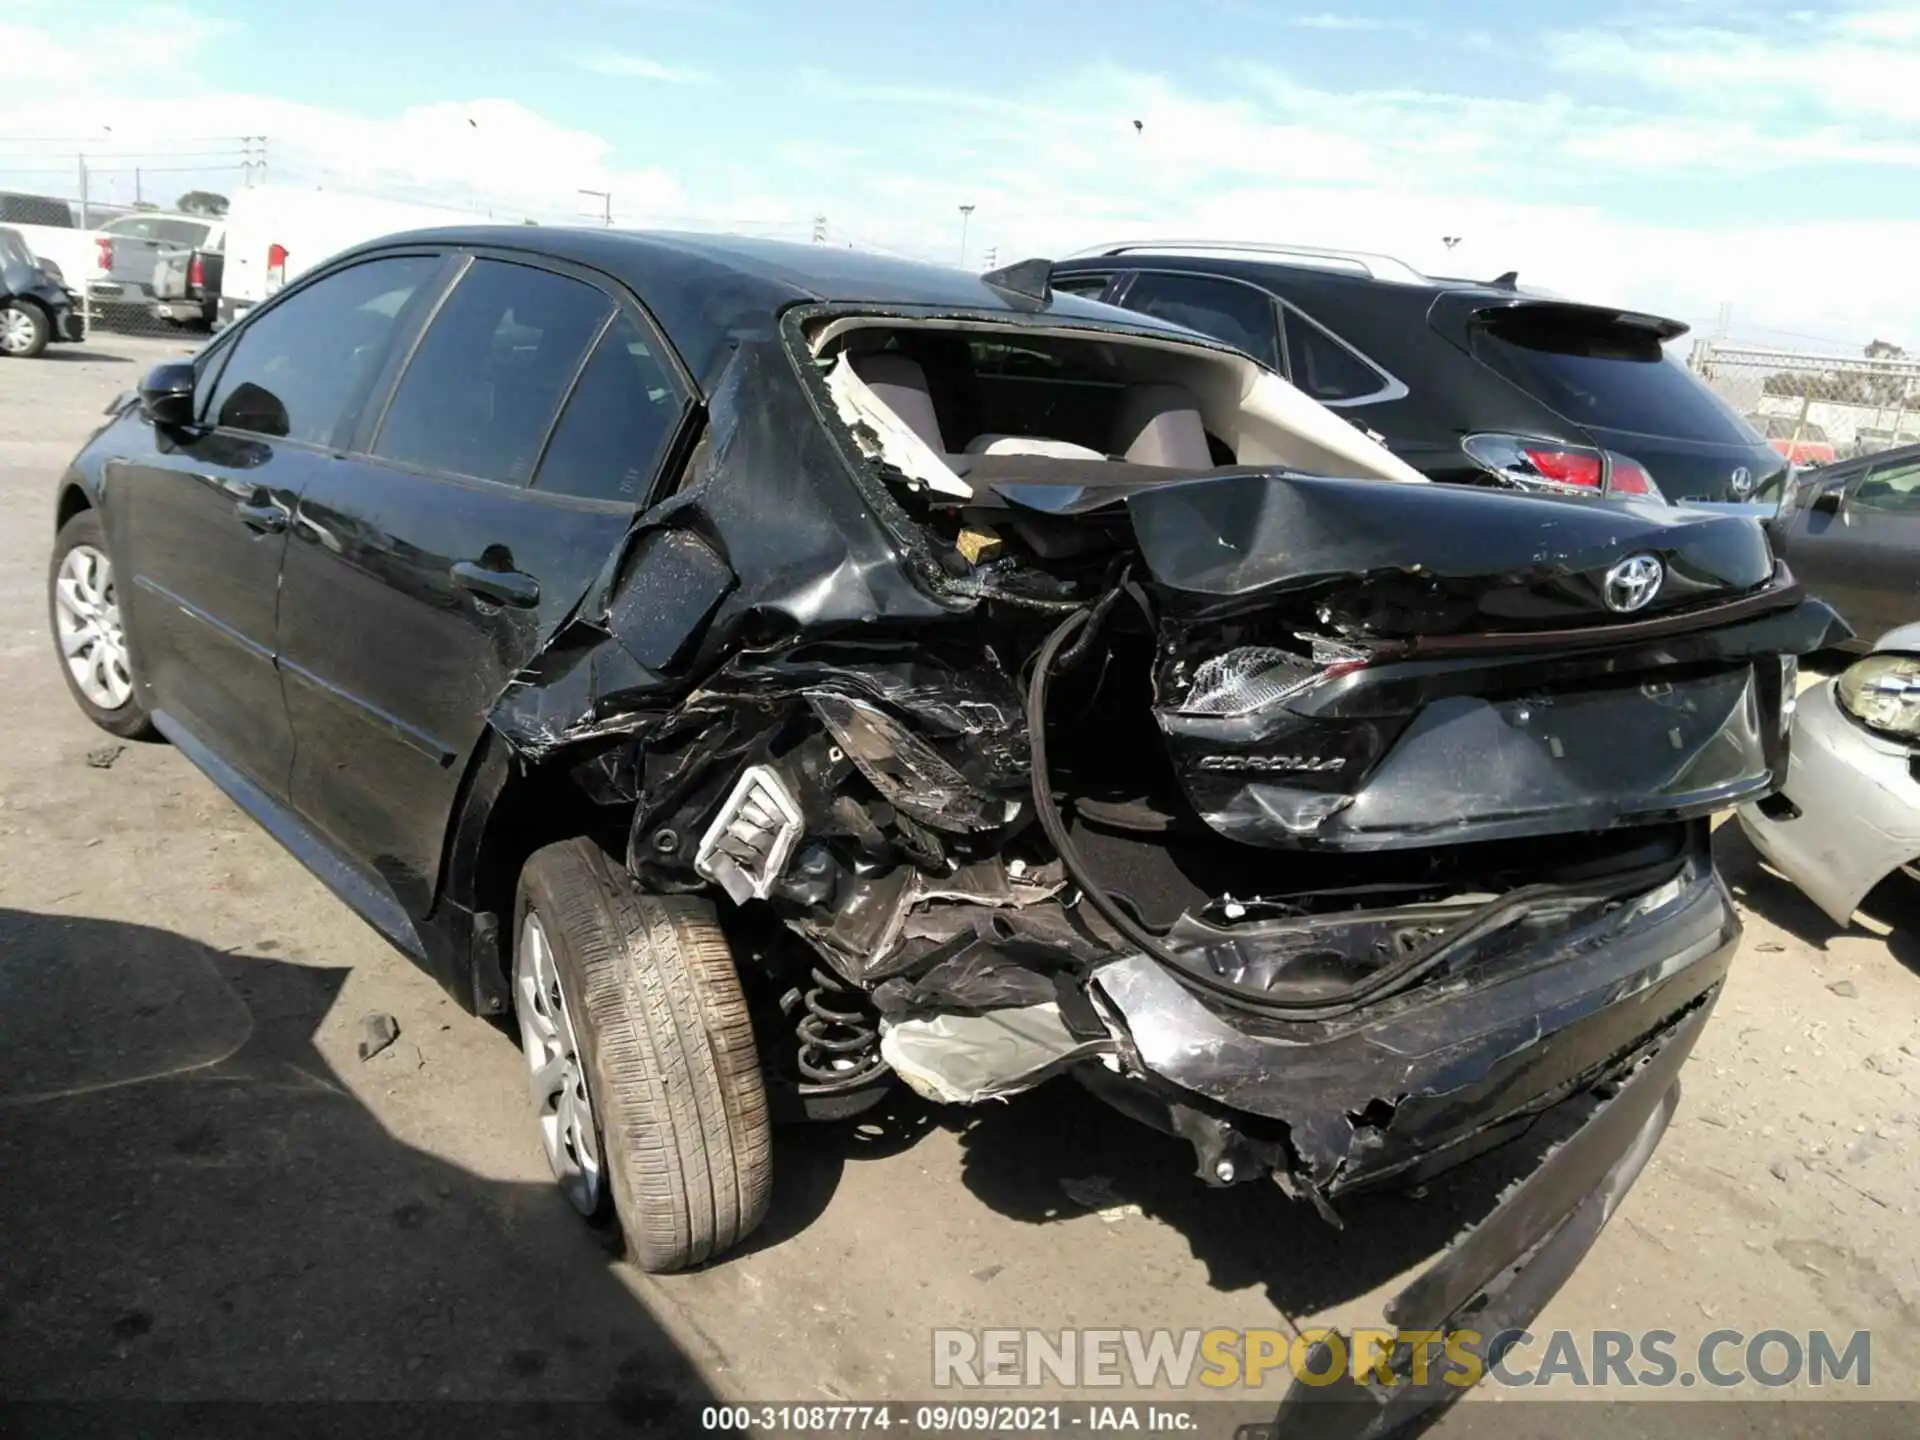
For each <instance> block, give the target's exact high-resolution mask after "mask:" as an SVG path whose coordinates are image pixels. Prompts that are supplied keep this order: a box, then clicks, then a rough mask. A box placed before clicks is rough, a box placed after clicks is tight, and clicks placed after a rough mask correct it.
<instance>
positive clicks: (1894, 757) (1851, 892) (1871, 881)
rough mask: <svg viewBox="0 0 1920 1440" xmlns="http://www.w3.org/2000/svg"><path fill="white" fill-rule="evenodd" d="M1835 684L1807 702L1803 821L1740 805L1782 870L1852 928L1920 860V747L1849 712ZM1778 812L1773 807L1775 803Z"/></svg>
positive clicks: (1796, 742) (1799, 727) (1802, 709)
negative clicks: (1895, 875)
mask: <svg viewBox="0 0 1920 1440" xmlns="http://www.w3.org/2000/svg"><path fill="white" fill-rule="evenodd" d="M1833 691H1834V682H1833V681H1831V680H1829V681H1826V682H1825V683H1823V684H1821V685H1817V686H1814V687H1812V688H1810V689H1808V690H1807V691H1806V692H1805V693H1804V694H1802V695H1801V696H1800V704H1799V709H1798V712H1797V714H1796V715H1795V718H1794V724H1793V744H1792V750H1791V755H1790V759H1789V763H1788V768H1787V783H1786V788H1785V789H1784V790H1783V791H1782V792H1781V793H1782V794H1783V795H1784V796H1785V797H1786V798H1787V799H1788V800H1789V801H1791V802H1792V804H1793V807H1794V808H1795V809H1797V810H1798V811H1799V812H1800V813H1799V814H1798V815H1795V816H1793V817H1792V818H1791V819H1775V818H1771V817H1769V816H1767V815H1763V814H1762V813H1761V812H1760V806H1758V805H1742V806H1741V807H1740V828H1741V829H1743V830H1745V831H1746V832H1747V838H1748V839H1749V840H1751V841H1753V844H1754V848H1755V849H1757V850H1758V851H1759V852H1760V853H1761V854H1762V855H1764V856H1765V857H1766V859H1767V862H1768V863H1769V864H1771V865H1772V866H1773V867H1774V868H1775V869H1777V870H1779V871H1780V872H1781V873H1782V874H1783V875H1785V876H1786V877H1787V878H1788V879H1789V880H1791V881H1793V883H1794V884H1796V885H1798V886H1799V887H1800V888H1801V889H1802V890H1804V891H1806V893H1807V894H1808V896H1810V897H1811V898H1812V900H1813V902H1814V903H1815V904H1816V905H1818V906H1819V907H1820V908H1821V909H1822V910H1824V911H1826V912H1827V914H1828V915H1829V916H1831V917H1832V918H1833V920H1834V921H1835V922H1836V923H1837V924H1841V925H1845V924H1846V923H1847V922H1848V920H1849V919H1851V918H1852V916H1853V912H1854V910H1855V909H1856V908H1858V906H1859V904H1860V902H1861V901H1862V900H1864V899H1865V898H1866V896H1867V892H1868V891H1869V890H1871V889H1873V887H1874V886H1875V885H1878V884H1879V883H1880V882H1881V880H1883V879H1885V878H1886V877H1887V875H1889V874H1890V873H1892V871H1893V870H1895V869H1896V868H1898V867H1899V866H1901V865H1904V864H1907V863H1908V862H1909V861H1911V860H1913V859H1914V858H1915V857H1916V856H1920V780H1915V779H1914V776H1913V772H1912V768H1911V766H1912V760H1913V755H1914V748H1913V747H1911V746H1908V745H1903V744H1902V743H1900V742H1899V741H1898V740H1892V739H1888V738H1886V737H1884V736H1880V735H1875V734H1873V733H1872V732H1871V731H1869V730H1867V729H1866V728H1865V727H1864V726H1862V725H1860V724H1858V723H1856V722H1855V721H1854V720H1853V719H1852V718H1851V717H1849V716H1847V715H1846V714H1844V713H1843V712H1842V711H1841V709H1840V707H1839V704H1838V702H1837V701H1836V700H1835V699H1834V693H1833ZM1765 803H1768V804H1769V807H1770V808H1775V807H1774V806H1773V804H1772V802H1765Z"/></svg>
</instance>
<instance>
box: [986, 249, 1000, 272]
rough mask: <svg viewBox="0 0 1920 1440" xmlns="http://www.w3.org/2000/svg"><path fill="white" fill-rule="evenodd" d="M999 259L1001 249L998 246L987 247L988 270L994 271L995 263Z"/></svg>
mask: <svg viewBox="0 0 1920 1440" xmlns="http://www.w3.org/2000/svg"><path fill="white" fill-rule="evenodd" d="M999 258H1000V247H999V246H998V245H989V246H988V247H987V269H989V270H991V269H993V262H994V261H996V260H998V259H999Z"/></svg>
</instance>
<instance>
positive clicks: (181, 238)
mask: <svg viewBox="0 0 1920 1440" xmlns="http://www.w3.org/2000/svg"><path fill="white" fill-rule="evenodd" d="M224 228H225V222H224V221H221V220H216V219H210V218H209V217H207V216H205V215H169V214H165V213H162V212H160V211H153V210H144V211H139V212H136V213H135V214H132V215H122V216H120V217H119V218H118V219H116V220H109V221H108V222H107V223H106V224H105V225H102V226H101V227H100V228H99V230H97V231H96V232H94V243H95V245H96V247H97V254H96V257H95V262H94V273H93V276H92V278H91V279H90V280H89V281H88V283H87V297H88V299H89V300H90V301H91V302H92V304H93V306H94V307H95V308H96V309H98V310H101V311H104V312H106V313H107V314H108V315H109V316H111V315H113V314H114V313H115V312H116V311H117V312H120V313H121V314H122V315H124V314H126V313H127V312H137V313H138V315H139V316H141V317H145V316H147V315H150V314H151V313H152V312H153V307H154V302H155V300H156V299H158V298H159V297H158V296H157V294H156V292H155V290H154V276H155V272H156V271H157V270H158V268H159V266H160V257H161V256H162V255H165V254H170V253H173V252H177V251H182V250H185V251H192V250H198V249H203V248H213V247H217V246H218V244H219V243H220V242H219V236H220V234H221V233H222V232H223V230H224Z"/></svg>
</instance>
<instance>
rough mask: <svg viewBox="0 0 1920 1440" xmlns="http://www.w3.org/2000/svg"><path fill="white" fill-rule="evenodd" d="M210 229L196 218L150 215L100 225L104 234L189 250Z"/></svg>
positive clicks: (123, 218)
mask: <svg viewBox="0 0 1920 1440" xmlns="http://www.w3.org/2000/svg"><path fill="white" fill-rule="evenodd" d="M212 229H213V227H212V226H211V225H205V224H202V223H201V222H200V221H198V220H168V219H161V218H158V217H155V216H152V215H128V216H124V217H122V218H121V219H119V220H112V221H109V222H108V223H107V224H105V225H103V226H102V227H101V230H102V232H103V233H104V234H108V235H119V236H123V237H125V238H127V239H129V240H153V241H156V242H158V243H159V244H162V245H179V246H182V247H184V248H186V249H189V250H190V249H193V248H194V247H195V246H197V245H199V244H200V242H201V241H203V240H205V239H206V238H207V232H208V231H210V230H212Z"/></svg>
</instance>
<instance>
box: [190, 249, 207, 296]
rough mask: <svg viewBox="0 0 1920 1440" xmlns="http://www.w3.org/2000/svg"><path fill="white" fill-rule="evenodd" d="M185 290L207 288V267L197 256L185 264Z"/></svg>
mask: <svg viewBox="0 0 1920 1440" xmlns="http://www.w3.org/2000/svg"><path fill="white" fill-rule="evenodd" d="M187 288H188V289H190V290H204V289H206V288H207V267H206V265H205V264H204V263H203V262H202V261H201V259H200V257H199V256H198V255H196V256H194V257H193V258H192V259H191V260H189V261H188V262H187Z"/></svg>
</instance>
